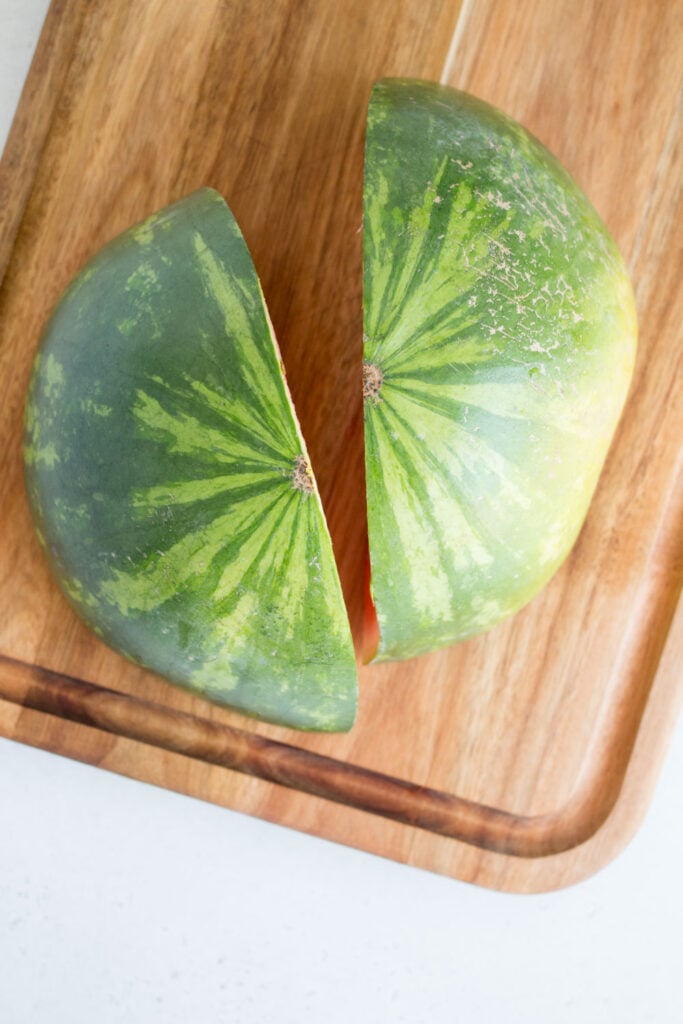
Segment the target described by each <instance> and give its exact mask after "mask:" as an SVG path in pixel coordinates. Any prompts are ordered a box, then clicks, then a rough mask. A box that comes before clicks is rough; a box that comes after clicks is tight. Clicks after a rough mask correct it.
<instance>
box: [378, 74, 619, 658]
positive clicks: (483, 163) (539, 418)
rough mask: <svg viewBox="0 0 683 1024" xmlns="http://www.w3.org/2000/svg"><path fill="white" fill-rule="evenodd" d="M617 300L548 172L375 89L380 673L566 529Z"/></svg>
mask: <svg viewBox="0 0 683 1024" xmlns="http://www.w3.org/2000/svg"><path fill="white" fill-rule="evenodd" d="M635 340H636V323H635V313H634V306H633V297H632V292H631V287H630V284H629V281H628V277H627V274H626V271H625V269H624V266H623V263H622V261H621V258H620V256H619V254H618V252H617V250H616V247H615V246H614V243H613V242H612V241H611V239H610V238H609V236H608V234H607V232H606V229H605V227H604V225H603V224H602V222H601V220H600V219H599V217H598V215H597V214H596V212H595V210H594V209H593V208H592V206H591V205H590V203H589V202H588V201H587V199H586V198H585V196H584V195H583V194H582V193H581V192H580V191H579V189H578V188H577V186H576V185H575V184H574V182H573V181H572V180H571V179H570V177H569V176H568V175H567V173H566V172H565V171H564V170H563V169H562V167H561V166H560V165H559V164H558V162H557V161H556V160H555V158H554V157H553V156H552V155H551V154H550V153H548V151H547V150H546V149H545V148H544V147H543V146H542V145H541V144H540V143H539V142H538V141H537V140H536V139H534V138H533V137H532V136H530V135H529V134H528V133H527V132H526V131H525V130H524V129H523V128H521V127H520V126H519V125H517V124H516V123H514V122H513V121H512V120H510V119H509V118H508V117H506V116H505V115H504V114H502V113H500V112H499V111H497V110H495V109H494V108H492V107H490V106H488V105H487V104H484V103H482V102H480V101H478V100H476V99H474V98H472V97H470V96H467V95H465V94H463V93H459V92H456V91H455V90H452V89H449V88H447V87H444V86H439V85H435V84H432V83H427V82H417V81H408V80H385V81H383V82H379V83H378V84H377V85H376V86H375V89H374V91H373V94H372V100H371V104H370V111H369V118H368V132H367V146H366V170H365V199H364V358H365V361H366V362H367V363H370V364H373V365H374V366H376V367H378V368H379V369H380V371H381V373H382V374H383V381H382V385H381V388H380V390H379V393H378V394H377V396H376V397H369V398H367V399H366V402H365V430H366V469H367V493H368V526H369V536H370V556H371V566H372V594H373V599H374V601H375V606H376V610H377V616H378V622H379V628H380V645H379V651H378V657H379V659H380V660H381V659H385V658H405V657H411V656H413V655H416V654H419V653H422V652H424V651H428V650H432V649H435V648H438V647H441V646H444V645H447V644H451V643H454V642H456V641H458V640H461V639H464V638H465V637H468V636H471V635H474V634H477V633H481V632H483V631H485V630H487V629H489V628H491V627H492V626H494V625H495V624H496V623H497V622H499V621H500V620H501V619H503V618H505V617H506V616H508V615H510V614H511V613H512V612H514V611H515V610H516V609H518V608H520V607H521V606H522V605H523V604H525V603H526V602H527V601H529V599H530V598H532V597H533V596H534V594H536V593H537V592H538V590H539V589H540V588H541V587H542V586H543V585H544V584H545V583H546V582H547V580H548V579H549V578H550V577H551V576H552V574H553V573H554V572H555V570H556V569H557V568H558V566H559V565H560V563H561V562H562V561H563V560H564V558H565V557H566V555H567V553H568V552H569V550H570V548H571V546H572V544H573V543H574V540H575V538H576V536H577V533H578V531H579V529H580V527H581V524H582V523H583V520H584V517H585V515H586V511H587V509H588V505H589V503H590V499H591V496H592V494H593V491H594V488H595V485H596V482H597V479H598V475H599V472H600V469H601V466H602V464H603V461H604V458H605V455H606V452H607V449H608V446H609V443H610V440H611V437H612V435H613V432H614V429H615V426H616V423H617V420H618V418H619V415H620V412H621V409H622V406H623V403H624V400H625V396H626V393H627V390H628V385H629V380H630V377H631V373H632V366H633V358H634V352H635Z"/></svg>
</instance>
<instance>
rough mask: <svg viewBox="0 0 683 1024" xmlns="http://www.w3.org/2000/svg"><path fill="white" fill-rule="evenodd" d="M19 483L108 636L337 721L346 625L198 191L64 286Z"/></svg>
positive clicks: (241, 698) (232, 279)
mask: <svg viewBox="0 0 683 1024" xmlns="http://www.w3.org/2000/svg"><path fill="white" fill-rule="evenodd" d="M24 459H25V470H26V482H27V490H28V495H29V501H30V505H31V509H32V511H33V515H34V519H35V522H36V526H37V528H38V533H39V536H40V538H41V540H42V542H43V544H44V546H45V549H46V551H47V554H48V556H49V559H50V561H51V564H52V567H53V569H54V572H55V574H56V576H57V579H58V580H59V582H60V584H61V587H62V589H63V590H64V592H65V593H66V595H67V596H68V598H69V599H70V601H71V603H72V604H73V605H74V607H75V608H76V609H77V611H78V612H79V613H80V615H81V616H82V617H83V618H84V619H85V620H86V621H87V622H88V623H89V624H90V626H91V627H92V628H93V629H94V630H95V632H97V633H98V634H99V635H100V636H101V637H102V638H103V639H104V640H105V641H106V642H107V643H108V644H110V645H111V646H112V647H114V648H116V649H117V650H118V651H120V652H121V653H123V654H125V655H126V656H127V657H128V658H130V659H131V660H133V661H135V662H137V663H140V664H142V665H145V666H147V667H148V668H151V669H153V670H154V671H156V672H158V673H160V674H161V675H163V676H165V677H167V678H168V679H170V680H172V681H173V682H175V683H177V684H180V685H181V686H183V687H186V688H188V689H190V690H192V691H194V692H196V693H198V694H200V695H202V696H205V697H207V698H209V699H211V700H213V701H216V702H218V703H221V704H225V705H227V706H229V707H232V708H235V709H237V710H240V711H242V712H244V713H246V714H249V715H252V716H255V717H257V718H261V719H264V720H266V721H270V722H275V723H278V724H281V725H287V726H292V727H296V728H299V729H315V730H334V731H344V730H347V729H349V728H350V727H351V725H352V724H353V721H354V718H355V714H356V705H357V679H356V666H355V658H354V652H353V645H352V641H351V634H350V630H349V625H348V619H347V615H346V611H345V608H344V602H343V599H342V594H341V588H340V584H339V579H338V576H337V571H336V567H335V561H334V556H333V552H332V545H331V541H330V537H329V534H328V531H327V527H326V524H325V519H324V516H323V512H322V507H321V504H320V500H319V496H318V493H317V489H316V486H315V480H314V477H313V474H312V472H311V469H310V464H309V461H308V455H307V452H306V447H305V444H304V441H303V438H302V436H301V431H300V429H299V426H298V423H297V420H296V417H295V414H294V411H293V407H292V404H291V400H290V398H289V394H288V391H287V385H286V382H285V380H284V368H283V366H282V362H281V359H280V356H279V353H278V349H277V345H276V342H275V339H274V337H273V334H272V331H271V328H270V325H269V320H268V316H267V312H266V309H265V305H264V302H263V297H262V294H261V289H260V285H259V282H258V278H257V276H256V272H255V270H254V267H253V263H252V261H251V257H250V255H249V252H248V250H247V247H246V244H245V242H244V239H243V238H242V235H241V233H240V231H239V228H238V226H237V224H236V222H235V220H234V217H233V216H232V214H231V212H230V210H229V209H228V207H227V205H226V204H225V202H224V201H223V199H222V198H221V197H220V196H219V195H218V194H217V193H216V192H213V191H212V190H210V189H203V190H201V191H199V192H197V193H195V194H193V195H191V196H189V197H187V198H186V199H184V200H181V201H180V202H178V203H176V204H175V205H173V206H170V207H168V208H166V209H165V210H162V211H161V212H160V213H158V214H156V215H154V216H153V217H151V218H149V219H148V220H146V221H145V222H144V223H142V224H140V225H138V226H137V227H135V228H133V229H131V230H129V231H127V232H125V233H124V234H123V235H121V236H120V237H119V238H117V239H115V240H114V241H113V242H112V243H110V244H109V245H108V246H106V247H105V248H104V249H103V250H102V251H101V252H100V253H99V254H98V255H97V256H95V258H94V259H93V260H92V261H91V262H90V263H89V264H88V265H87V266H86V268H85V269H84V270H83V271H82V272H81V273H80V274H79V275H78V277H77V278H76V279H75V280H74V282H73V283H72V285H71V287H70V288H69V289H68V291H67V292H66V294H65V295H64V297H63V299H62V300H61V302H60V303H59V305H58V307H57V308H56V310H55V312H54V315H53V316H52V319H51V320H50V322H49V324H48V326H47V328H46V330H45V332H44V336H43V339H42V343H41V346H40V349H39V353H38V355H37V357H36V361H35V366H34V371H33V376H32V380H31V384H30V388H29V395H28V400H27V406H26V436H25V446H24Z"/></svg>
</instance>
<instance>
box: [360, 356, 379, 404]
mask: <svg viewBox="0 0 683 1024" xmlns="http://www.w3.org/2000/svg"><path fill="white" fill-rule="evenodd" d="M383 380H384V374H383V373H382V371H381V370H380V368H379V366H376V365H375V363H367V362H366V363H363V398H364V399H365V400H366V401H371V402H374V403H375V405H376V404H377V403H378V402H379V400H380V399H379V393H380V389H381V387H382V381H383Z"/></svg>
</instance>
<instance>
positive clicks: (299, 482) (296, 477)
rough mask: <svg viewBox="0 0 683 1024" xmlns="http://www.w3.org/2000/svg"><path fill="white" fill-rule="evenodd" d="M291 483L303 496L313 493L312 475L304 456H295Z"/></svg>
mask: <svg viewBox="0 0 683 1024" xmlns="http://www.w3.org/2000/svg"><path fill="white" fill-rule="evenodd" d="M292 483H293V484H294V487H295V488H296V489H297V490H298V491H303V492H304V493H305V494H312V493H313V474H312V473H311V467H310V466H309V465H308V460H307V459H306V456H305V455H297V457H296V459H295V460H294V469H293V470H292Z"/></svg>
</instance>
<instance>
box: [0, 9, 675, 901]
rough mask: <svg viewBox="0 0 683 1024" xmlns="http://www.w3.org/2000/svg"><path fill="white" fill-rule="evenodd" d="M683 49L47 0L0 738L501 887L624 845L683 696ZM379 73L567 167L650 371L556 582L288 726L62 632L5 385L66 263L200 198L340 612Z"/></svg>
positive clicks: (3, 605)
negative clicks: (321, 531) (599, 231)
mask: <svg viewBox="0 0 683 1024" xmlns="http://www.w3.org/2000/svg"><path fill="white" fill-rule="evenodd" d="M682 38H683V5H682V4H681V3H680V2H673V0H669V2H666V3H664V2H662V3H653V2H652V0H583V2H582V3H580V4H576V3H575V0H545V2H544V3H538V2H537V0H464V2H463V3H462V4H460V5H458V3H457V2H451V3H443V2H442V0H336V2H334V3H333V2H320V0H319V2H317V3H316V2H313V0H310V2H306V0H267V2H266V0H202V2H200V3H197V2H196V0H174V2H173V3H168V2H166V0H135V2H134V0H53V3H52V7H51V8H50V12H49V14H48V17H47V21H46V24H45V28H44V31H43V34H42V37H41V41H40V44H39V46H38V50H37V53H36V56H35V59H34V62H33V66H32V68H31V72H30V74H29V78H28V81H27V84H26V88H25V90H24V94H23V97H22V100H21V104H20V107H19V111H18V113H17V117H16V120H15V123H14V127H13V130H12V133H11V136H10V139H9V142H8V145H7V149H6V152H5V156H4V159H3V163H2V165H1V168H0V265H1V267H2V268H3V269H5V268H6V270H5V275H4V283H3V286H2V291H1V293H0V317H1V320H0V392H1V395H2V400H1V403H0V436H1V437H2V441H3V443H2V446H1V448H0V460H1V462H0V466H1V471H0V538H2V540H1V542H0V652H1V654H0V697H2V699H0V733H1V734H2V735H4V736H7V737H11V738H14V739H16V740H18V741H20V742H25V743H30V744H33V745H35V746H39V747H43V748H45V749H48V750H52V751H58V752H60V753H63V754H66V755H69V756H71V757H76V758H79V759H81V760H83V761H87V762H90V763H92V764H97V765H99V766H101V767H104V768H108V769H111V770H113V771H117V772H121V773H123V774H126V775H130V776H133V777H135V778H139V779H144V780H146V781H149V782H154V783H156V784H158V785H161V786H166V787H168V788H170V789H175V790H177V791H179V792H183V793H189V794H193V795H195V796H198V797H201V798H203V799H207V800H212V801H214V802H216V803H219V804H223V805H225V806H226V807H232V808H236V809H238V810H241V811H245V812H247V813H250V814H255V815H259V816H261V817H263V818H267V819H269V820H271V821H276V822H280V823H282V824H286V825H289V826H292V827H294V828H298V829H301V830H303V831H307V832H311V833H315V834H317V835H320V836H325V837H327V838H330V839H334V840H336V841H338V842H342V843H347V844H349V845H352V846H357V847H359V848H361V849H365V850H370V851H372V852H374V853H378V854H381V855H383V856H386V857H392V858H394V859H396V860H399V861H404V862H406V863H410V864H417V865H421V866H422V867H426V868H430V869H432V870H435V871H439V872H443V873H445V874H449V875H452V876H455V877H457V878H461V879H466V880H469V881H473V882H477V883H479V884H481V885H486V886H491V887H495V888H500V889H508V890H518V891H540V890H547V889H551V888H556V887H559V886H562V885H567V884H569V883H571V882H574V881H576V880H578V879H580V878H582V877H585V876H586V875H588V874H590V873H591V872H594V871H595V870H597V869H598V868H600V867H601V866H602V865H604V864H605V863H606V862H607V861H608V860H609V859H610V858H611V857H612V856H614V855H615V853H616V852H617V851H618V850H619V849H620V848H621V847H622V846H623V845H624V844H625V842H626V841H627V840H628V838H629V837H630V836H631V835H632V834H633V832H634V830H635V829H636V827H637V825H638V823H639V821H640V819H641V817H642V815H643V813H644V810H645V808H646V806H647V803H648V799H649V796H650V793H651V790H652V787H653V784H654V781H655V778H656V775H657V772H658V769H659V765H660V762H661V759H662V757H663V754H664V751H665V749H666V746H667V743H668V738H669V735H670V733H671V730H672V729H673V726H674V722H675V719H676V714H677V711H678V708H679V705H680V702H681V696H682V693H683V685H682V676H683V611H681V610H680V609H679V611H678V612H676V606H677V601H678V596H679V593H680V588H681V574H682V561H681V551H682V544H681V541H682V531H681V524H682V522H683V516H682V515H681V512H682V509H683V487H682V484H681V474H680V464H681V459H680V455H681V438H682V437H683V403H682V402H681V390H682V388H681V385H682V381H683V374H682V373H681V337H680V324H681V323H683V293H682V291H681V287H680V282H681V278H682V270H683V264H682V260H681V250H680V238H681V234H682V232H681V228H682V227H683V223H682V219H681V182H682V181H683V160H682V157H681V118H682V117H683V108H682V105H681V101H680V85H681V77H682V59H681V58H682V52H681V47H680V42H681V39H682ZM385 75H400V76H414V77H425V78H433V79H441V80H442V81H445V82H449V83H451V84H453V85H456V86H458V87H461V88H464V89H467V90H469V91H471V92H474V93H476V94H477V95H479V96H481V97H482V98H484V99H486V100H489V101H490V102H493V103H495V104H497V105H498V106H500V107H502V108H504V109H505V110H506V111H507V112H508V113H510V114H511V115H512V116H513V117H515V118H517V119H519V120H521V121H522V122H523V123H524V124H525V125H526V126H527V127H528V128H529V129H530V130H531V131H532V132H534V133H535V134H536V135H538V136H539V137H540V138H541V139H542V140H543V141H544V142H545V143H546V144H547V145H548V146H549V147H550V149H552V150H553V151H554V152H555V153H556V154H557V155H558V157H559V158H560V159H561V160H562V161H563V162H564V163H565V164H566V166H567V167H568V168H569V169H570V171H571V172H572V173H573V175H574V176H575V177H576V178H577V180H578V181H579V183H580V184H581V185H582V187H583V188H584V189H585V191H586V192H587V194H588V195H589V196H590V198H591V199H592V200H593V202H594V204H595V205H596V206H597V208H598V210H599V211H600V213H601V214H602V216H603V217H604V219H605V220H606V222H607V224H608V226H609V228H610V229H611V231H612V233H613V234H614V236H615V238H616V239H617V242H618V243H619V245H620V247H621V249H622V252H623V253H624V256H625V258H626V260H627V262H628V264H629V266H630V270H631V273H632V275H633V279H634V283H635V288H636V295H637V302H638V308H639V317H640V323H641V343H640V351H639V359H638V363H637V372H636V378H635V383H634V387H633V390H632V393H631V397H630V401H629V404H628V408H627V410H626V413H625V416H624V419H623V422H622V424H621V427H620V429H619V433H618V436H617V438H616V441H615V444H614V446H613V448H612V450H611V453H610V456H609V459H608V462H607V465H606V469H605V472H604V475H603V478H602V480H601V483H600V486H599V489H598V492H597V495H596V497H595V500H594V503H593V505H592V508H591V512H590V515H589V519H588V521H587V523H586V525H585V528H584V530H583V532H582V534H581V536H580V539H579V541H578V543H577V545H576V548H575V550H574V551H573V553H572V555H571V557H570V558H569V560H568V562H567V564H566V565H565V567H564V568H563V570H562V571H561V572H560V573H559V575H558V576H557V577H556V578H555V579H554V580H553V582H552V583H551V584H550V585H549V586H548V587H547V589H546V590H545V591H544V592H543V593H542V594H541V595H540V596H539V597H538V598H537V599H536V600H535V601H534V602H533V603H532V604H531V605H530V606H529V607H528V608H527V609H526V610H524V611H523V612H521V613H520V614H518V615H517V616H515V617H514V618H513V619H512V620H511V621H509V622H507V623H505V624H504V625H502V626H500V627H499V628H497V629H496V630H494V631H493V632H492V633H490V634H489V635H487V636H485V637H482V638H480V639H477V640H473V641H470V642H468V643H466V644H462V645H460V646H458V647H455V648H452V649H451V650H449V651H445V652H441V653H438V654H435V655H433V656H430V657H425V658H421V659H418V660H415V661H413V662H409V663H406V664H403V665H398V666H397V665H385V666H380V667H374V668H366V669H363V670H362V673H361V707H360V715H359V720H358V724H357V725H356V726H355V728H354V729H353V731H352V732H351V733H350V735H348V736H342V737H339V736H311V735H300V734H297V733H294V732H288V731H286V730H284V729H281V728H277V727H275V726H267V725H260V724H254V723H252V722H250V721H249V720H248V719H245V718H242V717H240V716H239V715H237V714H232V713H230V712H228V711H225V710H224V709H219V708H214V707H213V706H211V705H209V704H207V703H205V702H203V701H202V700H201V699H199V698H197V697H193V696H191V695H189V694H187V693H184V692H182V691H179V690H176V689H174V688H172V687H171V686H169V685H168V684H167V683H165V682H164V681H163V680H161V679H159V678H158V677H156V676H154V675H152V674H150V673H146V672H144V671H142V670H141V669H139V668H136V667H134V666H132V665H131V664H129V663H128V662H126V661H125V660H123V659H122V658H120V657H119V656H117V655H116V654H114V653H113V652H111V651H109V650H108V649H107V648H106V647H104V646H103V645H102V644H101V643H100V642H99V641H98V640H97V639H96V638H95V637H94V636H93V635H92V634H91V633H90V632H89V631H88V630H87V629H86V628H85V627H84V626H83V625H81V624H80V622H79V621H78V620H77V619H76V617H75V616H74V614H73V613H72V612H71V610H70V608H69V607H68V605H67V604H66V602H65V600H64V599H63V598H62V596H61V594H60V592H59V591H58V590H57V588H56V586H55V585H54V583H53V582H52V580H51V578H50V576H49V573H48V570H47V567H46V564H45V562H44V560H43V557H42V555H41V552H40V550H39V547H38V544H37V541H36V539H35V538H34V535H33V532H32V528H31V524H30V520H29V515H28V510H27V506H26V502H25V498H24V492H23V484H22V474H21V459H20V435H21V415H22V404H23V396H24V392H25V388H26V384H27V379H28V373H29V367H30V364H31V360H32V357H33V353H34V351H35V347H36V344H37V341H38V337H39V334H40V330H41V326H42V324H43V323H44V321H45V319H46V317H47V315H48V313H49V311H50V309H51V307H52V305H53V303H54V302H55V300H56V299H57V297H58V295H59V293H60V292H61V290H62V289H63V288H64V286H65V285H66V284H67V282H68V281H69V279H70V278H71V276H72V275H73V274H74V273H75V271H76V270H77V269H78V268H79V267H80V266H81V265H82V264H83V262H84V261H85V260H87V259H88V257H89V256H90V255H91V254H93V253H94V252H95V251H96V250H97V249H99V247H100V246H101V245H102V244H103V243H104V242H106V241H107V240H108V239H110V238H111V237H112V236H113V235H115V234H117V233H118V232H119V231H121V230H123V229H124V228H126V227H127V226H129V225H130V224H132V223H134V222H135V221H137V220H139V219H141V218H142V217H144V216H146V215H147V214H148V213H150V212H151V211H153V210H155V209H157V208H159V207H161V206H163V205H164V204H166V203H169V202H171V201H173V200H175V199H177V198H179V197H180V196H182V195H183V194H186V193H188V192H190V191H192V190H193V189H195V188H198V187H199V186H202V185H211V186H213V187H214V188H217V189H218V190H219V191H221V192H222V194H223V195H224V196H225V197H226V199H227V200H228V202H229V203H230V205H231V206H232V208H233V210H234V212H235V214H236V216H237V219H238V221H239V223H240V225H241V227H242V229H243V231H244V234H245V237H246V239H247V242H248V244H249V246H250V247H251V249H252V252H253V255H254V259H255V262H256V266H257V268H258V270H259V273H260V275H261V278H262V282H263V286H264V291H265V294H266V296H267V300H268V303H269V307H270V309H271V312H272V316H273V320H274V324H275V328H276V332H277V334H278V337H279V339H280V343H281V346H282V349H283V354H284V359H285V363H286V366H287V370H288V374H289V380H290V384H291V388H292V391H293V394H294V399H295V402H296V406H297V409H298V411H299V416H300V419H301V422H302V426H303V429H304V433H305V436H306V437H307V439H308V442H309V447H310V451H311V456H312V460H313V463H314V466H315V468H316V472H317V475H318V479H319V484H320V490H321V493H322V497H323V501H324V503H325V506H326V509H327V511H328V516H329V520H330V527H331V532H332V537H333V541H334V544H335V547H336V550H337V553H338V556H339V561H340V566H341V572H342V577H343V586H344V591H345V594H346V597H347V601H348V604H349V608H350V613H351V618H352V622H353V624H354V626H357V625H358V621H359V616H360V613H361V605H362V562H363V553H364V537H363V500H364V499H363V478H362V433H361V431H362V409H361V397H360V387H359V367H360V359H361V237H360V234H359V229H360V224H361V187H362V157H363V133H364V118H365V108H366V104H367V99H368V94H369V90H370V86H371V84H372V82H373V81H374V80H375V79H376V78H378V77H381V76H385ZM1 273H2V270H0V274H1Z"/></svg>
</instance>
